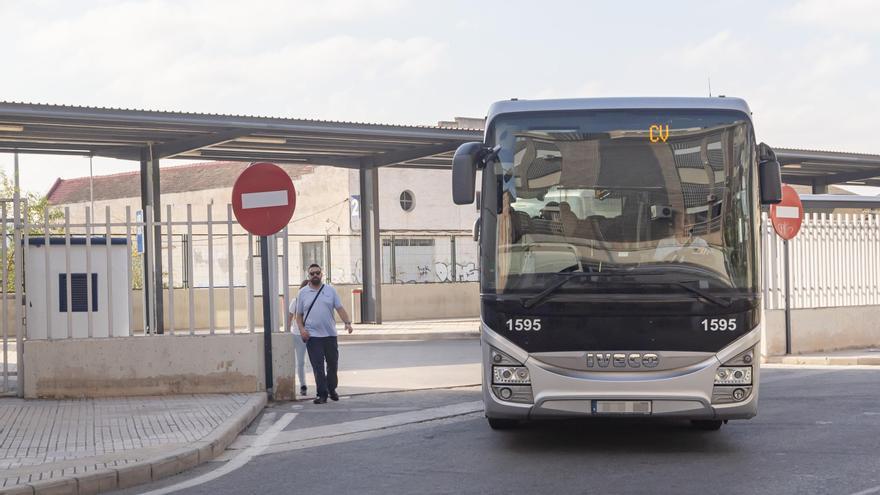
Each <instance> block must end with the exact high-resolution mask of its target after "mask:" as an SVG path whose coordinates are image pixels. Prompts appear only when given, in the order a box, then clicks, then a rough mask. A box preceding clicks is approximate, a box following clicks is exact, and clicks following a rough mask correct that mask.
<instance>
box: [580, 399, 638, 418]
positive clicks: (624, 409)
mask: <svg viewBox="0 0 880 495" xmlns="http://www.w3.org/2000/svg"><path fill="white" fill-rule="evenodd" d="M592 409H593V414H618V415H635V416H642V415H648V414H651V401H649V400H594V401H593V407H592Z"/></svg>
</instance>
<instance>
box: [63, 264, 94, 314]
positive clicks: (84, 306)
mask: <svg viewBox="0 0 880 495" xmlns="http://www.w3.org/2000/svg"><path fill="white" fill-rule="evenodd" d="M58 303H59V304H58V311H60V312H62V313H66V312H67V274H66V273H60V274H58ZM70 304H71V309H70V311H71V312H73V313H85V312H86V311H88V308H89V300H88V288H87V287H86V274H85V273H71V274H70ZM92 311H93V312H94V311H98V274H97V273H93V274H92Z"/></svg>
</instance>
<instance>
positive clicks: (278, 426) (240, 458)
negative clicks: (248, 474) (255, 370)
mask: <svg viewBox="0 0 880 495" xmlns="http://www.w3.org/2000/svg"><path fill="white" fill-rule="evenodd" d="M296 416H297V413H285V414H284V415H283V416H281V419H279V420H278V421H276V422H275V424H273V425H272V426H270V427H269V429H267V430H266V431H265V432H264V433H263V434H262V435H260V436H258V437H257V439H256V440H254V444H253V445H252V446H251V447H248V448H247V449H245V450H244V451H243V452H242V453H241V454H239V455H237V456H235V457H234V458H233V459H232V460H231V461H229V462H228V463H226V464H224V465H223V466H221V467H219V468H217V469H215V470H213V471H211V472H208V473H205V474H203V475H201V476H199V477H196V478H193V479H191V480H186V481H183V482H181V483H177V484H174V485H171V486H166V487H164V488H159V489H157V490H153V491H149V492H146V493H144V494H142V495H164V494H166V493H174V492H176V491H180V490H185V489H187V488H192V487H194V486H198V485H201V484H203V483H207V482H209V481H212V480H215V479H217V478H219V477H221V476H224V475H227V474H229V473H231V472H232V471H235V470H236V469H239V468H241V467H243V466H244V465H245V464H247V463H248V462H250V460H251V459H253V458H254V457H256V456H258V455H260V454H261V453H262V452H263V451H264V450H266V448H267V447H268V446H269V445H270V442H271V441H272V439H273V438H275V436H276V435H278V434H279V433H281V431H282V430H283V429H284V428H286V427H287V425H289V424H290V422H291V421H293V418H295V417H296Z"/></svg>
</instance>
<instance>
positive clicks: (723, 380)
mask: <svg viewBox="0 0 880 495" xmlns="http://www.w3.org/2000/svg"><path fill="white" fill-rule="evenodd" d="M751 384H752V367H751V366H722V367H720V368H718V370H717V371H716V372H715V385H751Z"/></svg>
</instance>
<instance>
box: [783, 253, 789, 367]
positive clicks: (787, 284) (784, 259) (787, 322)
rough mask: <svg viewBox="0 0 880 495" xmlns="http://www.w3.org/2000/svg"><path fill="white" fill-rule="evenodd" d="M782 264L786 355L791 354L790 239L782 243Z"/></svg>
mask: <svg viewBox="0 0 880 495" xmlns="http://www.w3.org/2000/svg"><path fill="white" fill-rule="evenodd" d="M782 247H783V251H782V252H783V255H782V262H783V263H784V264H785V354H786V355H787V354H791V301H790V299H791V294H790V293H789V282H788V261H789V260H788V239H785V240H783V241H782Z"/></svg>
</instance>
